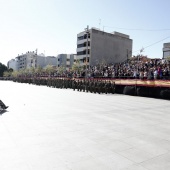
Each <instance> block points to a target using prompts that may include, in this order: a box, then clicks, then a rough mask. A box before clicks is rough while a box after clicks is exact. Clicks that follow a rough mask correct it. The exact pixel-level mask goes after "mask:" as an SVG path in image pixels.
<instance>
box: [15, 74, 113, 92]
mask: <svg viewBox="0 0 170 170" xmlns="http://www.w3.org/2000/svg"><path fill="white" fill-rule="evenodd" d="M14 81H17V82H21V83H29V84H35V85H39V86H40V85H44V86H47V87H52V88H60V89H63V88H64V89H67V88H69V89H73V90H74V91H75V90H77V91H80V92H82V91H83V92H90V93H98V94H100V93H105V94H107V93H111V94H114V92H115V83H114V82H112V81H110V80H102V79H72V78H60V77H48V78H47V77H34V78H32V79H31V78H28V79H22V78H18V79H15V80H14Z"/></svg>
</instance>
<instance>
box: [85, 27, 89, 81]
mask: <svg viewBox="0 0 170 170" xmlns="http://www.w3.org/2000/svg"><path fill="white" fill-rule="evenodd" d="M85 31H86V33H87V37H86V38H87V42H86V77H85V78H87V58H88V36H89V26H88V25H87V28H85Z"/></svg>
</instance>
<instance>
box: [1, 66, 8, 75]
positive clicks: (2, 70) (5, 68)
mask: <svg viewBox="0 0 170 170" xmlns="http://www.w3.org/2000/svg"><path fill="white" fill-rule="evenodd" d="M7 70H8V68H7V67H6V66H5V65H4V64H2V63H0V77H3V72H4V71H7Z"/></svg>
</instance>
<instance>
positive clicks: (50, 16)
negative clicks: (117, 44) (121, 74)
mask: <svg viewBox="0 0 170 170" xmlns="http://www.w3.org/2000/svg"><path fill="white" fill-rule="evenodd" d="M169 6H170V1H169V0H0V62H1V63H3V64H5V65H7V62H8V61H9V60H11V59H15V57H17V56H18V54H22V53H26V52H27V51H35V50H36V49H38V53H45V55H46V56H57V55H58V54H63V53H67V54H73V53H74V54H75V53H76V43H77V34H78V33H80V32H82V31H84V30H85V28H86V27H87V25H89V28H91V27H96V28H99V29H101V30H104V31H106V32H113V31H117V32H121V33H124V34H128V35H129V36H130V38H131V39H132V40H133V49H132V55H137V54H140V49H142V48H144V51H143V52H142V54H143V55H147V56H148V57H150V58H162V48H163V43H167V42H170V22H169Z"/></svg>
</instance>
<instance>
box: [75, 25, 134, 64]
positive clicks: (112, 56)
mask: <svg viewBox="0 0 170 170" xmlns="http://www.w3.org/2000/svg"><path fill="white" fill-rule="evenodd" d="M131 53H132V39H130V38H129V36H128V35H125V34H122V33H118V32H113V33H107V32H104V31H101V30H99V29H96V28H91V29H89V30H85V31H83V32H81V33H79V34H78V35H77V58H78V59H79V60H80V62H81V64H82V65H85V64H86V63H87V65H91V66H92V65H97V64H104V63H108V64H109V63H119V62H124V61H127V60H128V58H130V57H131ZM86 60H87V62H86Z"/></svg>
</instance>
